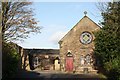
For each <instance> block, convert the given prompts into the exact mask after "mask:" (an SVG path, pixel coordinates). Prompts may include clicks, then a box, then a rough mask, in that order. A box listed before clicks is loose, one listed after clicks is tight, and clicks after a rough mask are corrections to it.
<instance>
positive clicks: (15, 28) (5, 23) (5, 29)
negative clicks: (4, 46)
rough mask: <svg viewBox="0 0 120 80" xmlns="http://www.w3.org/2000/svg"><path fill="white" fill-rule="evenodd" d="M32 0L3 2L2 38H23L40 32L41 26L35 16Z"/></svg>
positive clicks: (8, 39)
mask: <svg viewBox="0 0 120 80" xmlns="http://www.w3.org/2000/svg"><path fill="white" fill-rule="evenodd" d="M31 4H32V2H2V38H3V40H5V41H14V40H23V39H24V38H28V34H29V33H39V32H40V29H41V27H39V26H37V21H36V20H35V18H34V17H33V12H32V11H33V10H32V9H31V8H30V5H31Z"/></svg>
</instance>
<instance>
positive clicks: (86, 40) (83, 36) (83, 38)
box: [80, 32, 92, 44]
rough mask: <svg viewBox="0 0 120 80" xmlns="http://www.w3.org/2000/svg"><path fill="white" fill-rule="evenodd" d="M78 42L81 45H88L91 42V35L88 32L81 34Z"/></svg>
mask: <svg viewBox="0 0 120 80" xmlns="http://www.w3.org/2000/svg"><path fill="white" fill-rule="evenodd" d="M80 42H81V43H83V44H89V43H91V42H92V35H91V33H89V32H83V33H82V34H81V35H80Z"/></svg>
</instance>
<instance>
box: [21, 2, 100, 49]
mask: <svg viewBox="0 0 120 80" xmlns="http://www.w3.org/2000/svg"><path fill="white" fill-rule="evenodd" d="M96 4H97V2H74V3H73V2H44V3H43V2H34V3H33V5H32V7H33V8H34V9H35V10H34V14H35V16H34V17H35V18H36V20H37V21H39V23H38V25H39V26H42V27H43V28H42V29H41V33H40V34H35V35H32V34H30V38H28V39H26V40H25V41H24V42H22V43H19V45H20V46H22V47H23V48H42V49H43V48H44V49H49V48H50V49H58V48H59V44H58V41H59V40H60V39H61V38H62V37H63V36H64V35H65V34H66V33H67V32H68V31H69V30H70V29H71V28H72V27H73V26H74V25H75V24H76V23H77V22H78V21H79V20H80V19H82V18H83V17H84V11H87V16H88V17H89V18H91V19H92V20H93V21H94V22H96V23H97V24H98V22H99V21H100V20H101V16H100V11H99V10H98V8H97V6H96Z"/></svg>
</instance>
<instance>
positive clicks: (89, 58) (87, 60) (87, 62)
mask: <svg viewBox="0 0 120 80" xmlns="http://www.w3.org/2000/svg"><path fill="white" fill-rule="evenodd" d="M85 60H86V64H88V65H90V63H91V56H90V54H87V55H86V57H85Z"/></svg>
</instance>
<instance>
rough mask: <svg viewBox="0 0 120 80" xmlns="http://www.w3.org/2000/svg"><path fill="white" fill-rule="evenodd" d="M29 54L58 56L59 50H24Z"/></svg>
mask: <svg viewBox="0 0 120 80" xmlns="http://www.w3.org/2000/svg"><path fill="white" fill-rule="evenodd" d="M25 50H27V51H28V52H29V54H59V49H25Z"/></svg>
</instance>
